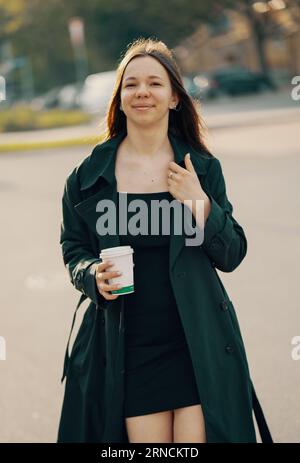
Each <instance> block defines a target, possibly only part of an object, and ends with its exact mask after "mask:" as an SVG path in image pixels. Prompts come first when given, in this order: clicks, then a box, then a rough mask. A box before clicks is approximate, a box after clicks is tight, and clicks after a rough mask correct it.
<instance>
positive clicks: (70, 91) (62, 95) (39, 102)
mask: <svg viewBox="0 0 300 463" xmlns="http://www.w3.org/2000/svg"><path fill="white" fill-rule="evenodd" d="M79 95H80V89H79V88H78V86H77V84H68V85H64V86H63V87H54V88H52V89H51V90H49V91H48V92H46V93H44V94H42V95H39V96H37V97H35V98H33V100H31V102H30V106H31V107H32V108H33V109H35V110H43V109H50V108H61V109H74V108H79V103H78V98H79Z"/></svg>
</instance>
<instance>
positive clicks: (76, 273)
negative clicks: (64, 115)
mask: <svg viewBox="0 0 300 463" xmlns="http://www.w3.org/2000/svg"><path fill="white" fill-rule="evenodd" d="M80 201H81V198H80V195H79V189H78V185H77V175H76V169H74V171H73V172H72V173H71V174H70V175H69V176H68V178H67V180H66V183H65V186H64V192H63V197H62V222H61V232H60V245H61V249H62V255H63V261H64V264H65V266H66V268H67V270H68V273H69V277H70V280H71V283H72V284H73V286H74V287H75V288H76V289H77V290H79V291H80V292H81V293H82V294H85V295H86V296H87V297H88V298H90V299H91V301H93V302H94V303H95V304H96V305H99V306H100V307H101V308H106V306H107V305H108V303H109V302H110V301H108V300H106V299H105V298H104V297H103V296H102V295H101V294H100V293H99V291H98V288H97V284H96V279H95V272H96V267H97V265H98V264H99V263H100V262H101V259H99V257H98V256H96V255H95V253H94V252H93V250H92V246H91V243H90V240H89V234H88V230H87V227H86V224H85V223H84V222H83V221H82V219H81V217H80V216H79V215H78V213H77V212H76V210H75V208H74V206H75V205H76V204H78V203H79V202H80Z"/></svg>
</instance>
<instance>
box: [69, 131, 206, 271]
mask: <svg viewBox="0 0 300 463" xmlns="http://www.w3.org/2000/svg"><path fill="white" fill-rule="evenodd" d="M125 136H126V131H122V132H121V133H120V134H118V135H117V136H116V137H113V138H111V139H110V140H108V141H106V142H104V143H103V144H101V145H98V146H96V148H95V149H94V150H93V152H92V154H91V156H90V157H89V158H88V161H87V163H86V164H85V165H82V172H81V175H80V177H81V181H80V183H81V187H80V190H81V191H82V193H83V194H84V193H85V191H86V190H88V189H89V188H91V187H93V185H95V183H96V182H97V181H98V179H99V178H100V177H102V178H103V179H104V180H105V186H103V187H102V188H101V189H100V190H99V191H98V192H96V193H94V194H92V195H91V196H89V197H88V198H87V199H85V200H83V201H82V202H80V203H78V204H76V205H75V209H76V211H77V212H78V214H79V215H80V216H81V218H82V219H83V220H84V221H85V223H86V224H87V225H88V227H89V229H90V230H91V231H92V232H93V233H94V234H95V235H96V236H97V239H98V243H99V252H100V251H101V250H102V249H105V248H112V247H115V246H120V239H119V236H118V235H117V234H116V233H114V234H106V235H101V236H100V235H99V234H98V233H97V230H96V222H97V219H98V218H99V212H97V210H96V205H97V203H98V202H99V201H101V200H104V199H105V200H111V201H112V202H113V203H114V205H117V199H118V192H117V181H116V177H115V162H116V153H117V148H118V146H119V144H120V143H121V141H122V140H123V138H124V137H125ZM168 137H169V140H170V143H171V145H172V148H173V151H174V158H175V162H176V163H177V164H179V165H181V166H182V167H185V164H184V156H185V154H186V153H188V152H190V154H191V160H192V162H193V165H194V168H195V170H196V172H197V174H198V176H203V175H205V173H206V163H205V160H204V158H203V157H202V158H201V156H200V155H199V153H197V152H195V150H193V149H192V148H191V147H190V146H189V145H188V144H187V143H186V142H185V141H184V140H183V139H181V138H179V137H178V136H175V135H173V134H171V133H170V132H168ZM182 212H183V210H182ZM173 215H174V214H171V230H170V259H169V261H170V270H172V268H173V266H174V265H175V262H176V260H177V257H178V255H179V254H180V252H181V250H182V248H183V246H184V242H185V236H184V235H183V234H180V235H176V234H174V217H173Z"/></svg>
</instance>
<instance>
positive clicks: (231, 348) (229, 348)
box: [225, 345, 234, 354]
mask: <svg viewBox="0 0 300 463" xmlns="http://www.w3.org/2000/svg"><path fill="white" fill-rule="evenodd" d="M225 350H226V352H227V354H232V353H233V351H234V349H233V347H232V346H231V345H228V346H226V347H225Z"/></svg>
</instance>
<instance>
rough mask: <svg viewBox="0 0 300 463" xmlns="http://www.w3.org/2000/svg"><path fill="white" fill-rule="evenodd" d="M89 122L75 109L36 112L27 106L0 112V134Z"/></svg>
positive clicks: (83, 114) (84, 114)
mask: <svg viewBox="0 0 300 463" xmlns="http://www.w3.org/2000/svg"><path fill="white" fill-rule="evenodd" d="M90 120H91V116H90V115H88V114H86V113H83V112H81V111H80V110H77V109H76V110H65V109H49V110H43V111H36V110H33V109H31V108H30V107H28V106H18V107H15V108H9V109H3V110H0V132H15V131H21V130H35V129H49V128H54V127H66V126H72V125H80V124H86V123H88V122H89V121H90Z"/></svg>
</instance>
